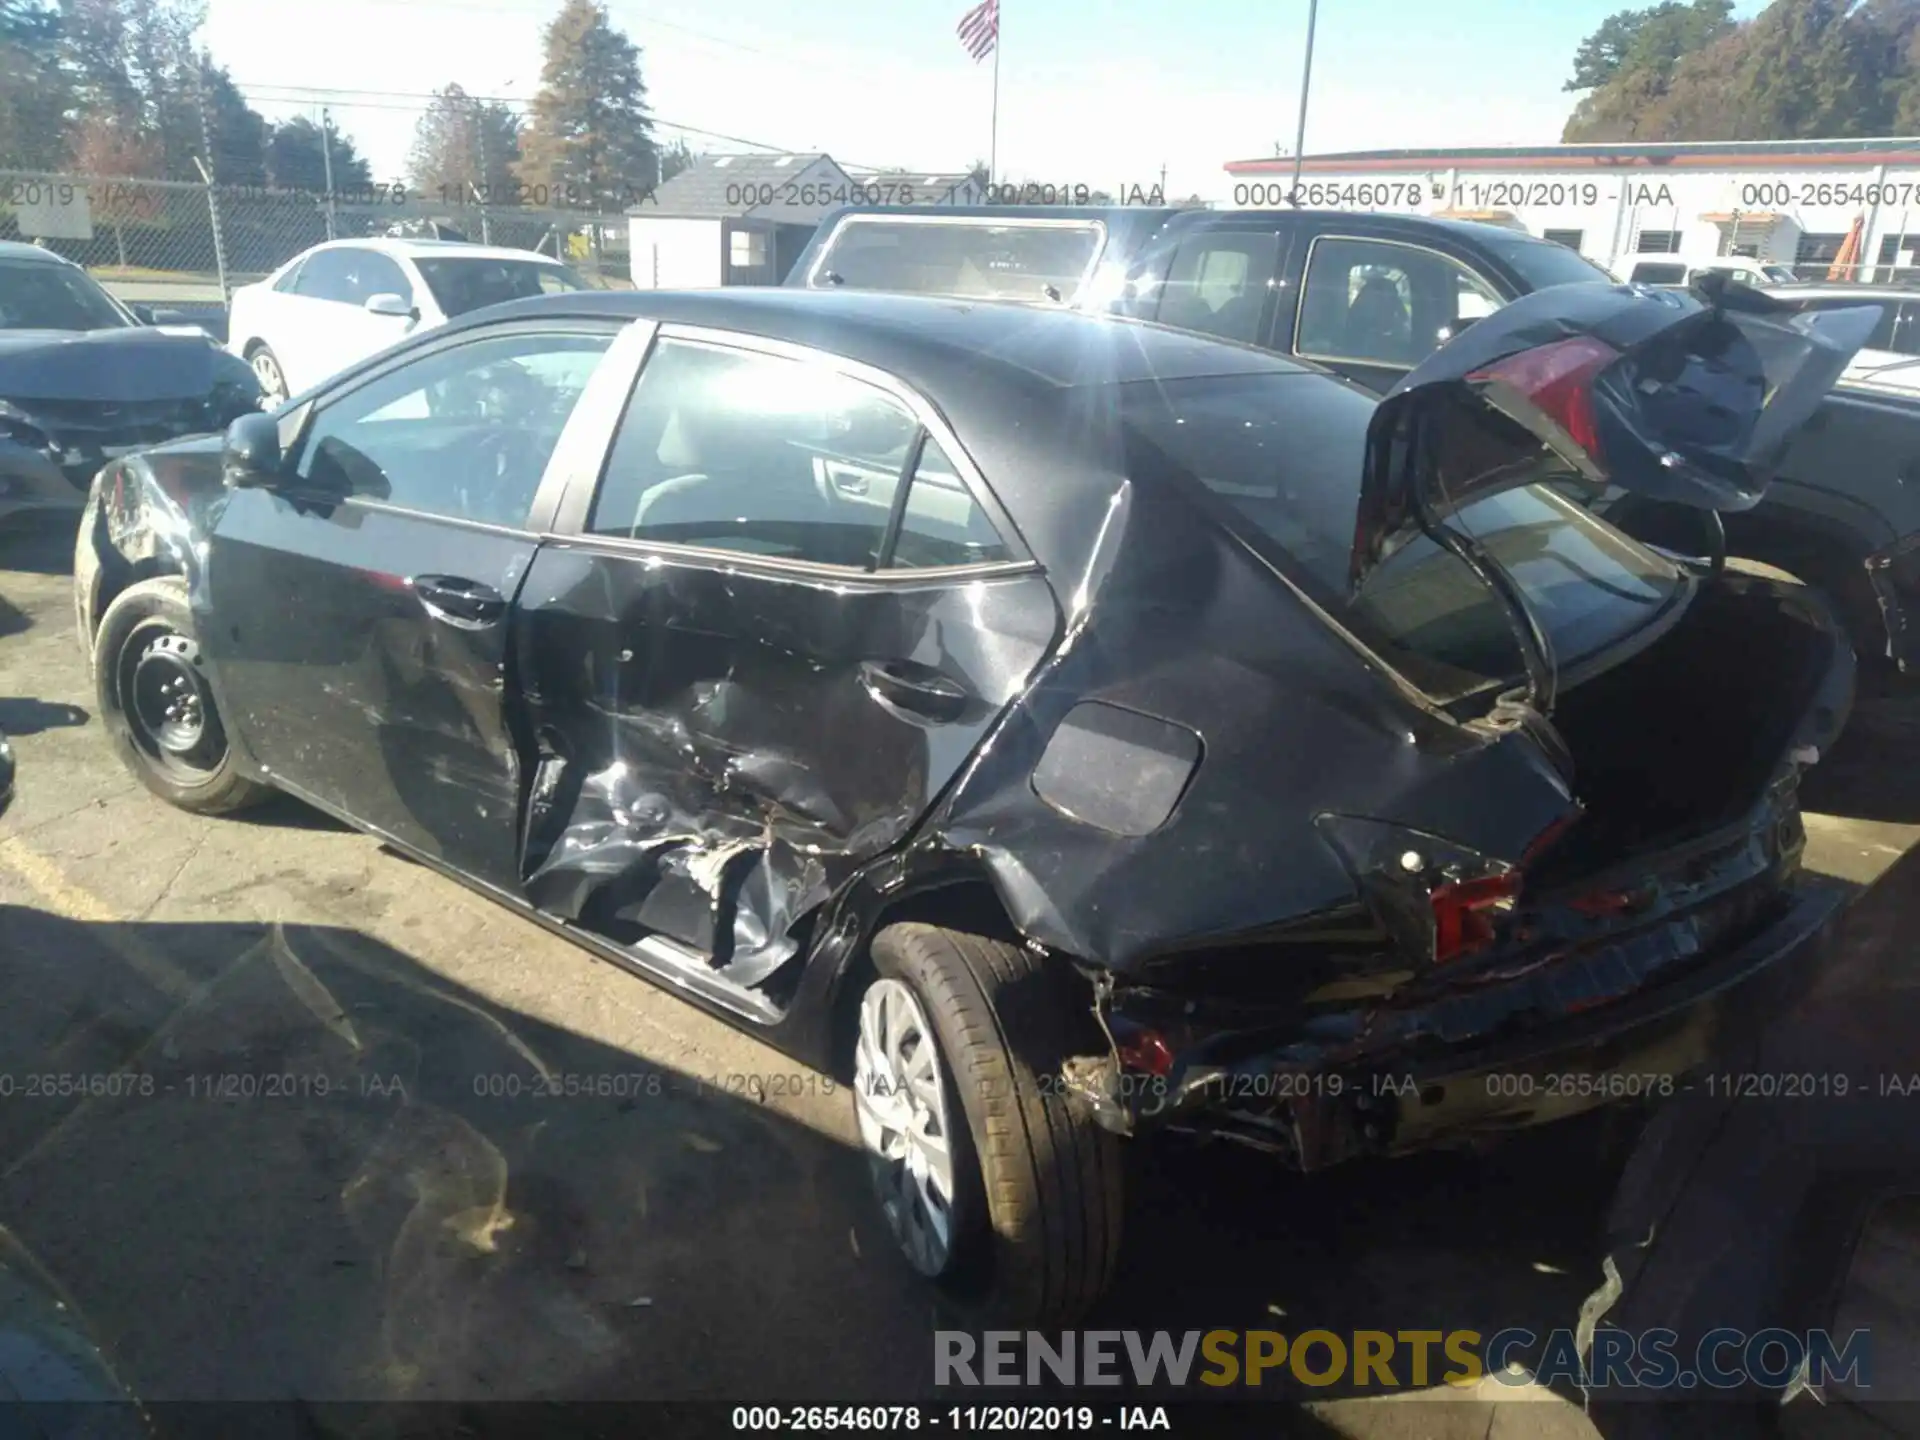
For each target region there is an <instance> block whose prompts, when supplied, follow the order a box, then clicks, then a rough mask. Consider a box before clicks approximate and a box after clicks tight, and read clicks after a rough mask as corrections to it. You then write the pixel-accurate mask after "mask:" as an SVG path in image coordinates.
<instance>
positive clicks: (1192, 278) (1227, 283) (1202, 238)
mask: <svg viewBox="0 0 1920 1440" xmlns="http://www.w3.org/2000/svg"><path fill="white" fill-rule="evenodd" d="M1279 256H1280V237H1279V236H1278V235H1276V234H1274V233H1273V232H1271V231H1269V232H1267V233H1265V234H1234V233H1231V232H1219V231H1216V232H1213V233H1206V232H1202V233H1201V234H1198V235H1194V236H1192V237H1190V238H1189V239H1187V240H1184V241H1182V242H1181V244H1180V248H1179V249H1178V250H1177V251H1175V252H1174V257H1173V266H1172V268H1171V269H1170V270H1169V271H1168V272H1167V279H1166V283H1165V284H1164V285H1163V286H1162V287H1161V289H1160V304H1159V308H1158V309H1157V310H1155V312H1154V318H1155V319H1156V320H1158V321H1159V322H1160V323H1161V324H1162V325H1176V326H1178V327H1179V328H1180V329H1182V330H1198V331H1200V332H1201V333H1203V334H1207V335H1218V336H1220V337H1221V338H1222V339H1224V340H1239V341H1242V342H1243V343H1246V344H1250V345H1251V344H1257V343H1259V340H1260V335H1261V322H1262V320H1263V318H1264V316H1265V314H1266V306H1267V293H1268V287H1269V286H1270V285H1271V283H1272V281H1273V278H1274V272H1275V270H1276V269H1277V267H1278V264H1279Z"/></svg>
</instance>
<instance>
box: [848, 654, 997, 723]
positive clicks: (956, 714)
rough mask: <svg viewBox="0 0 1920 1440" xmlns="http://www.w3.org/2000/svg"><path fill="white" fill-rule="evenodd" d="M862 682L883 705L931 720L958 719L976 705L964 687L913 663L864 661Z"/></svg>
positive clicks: (933, 670) (861, 674)
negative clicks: (972, 704)
mask: <svg viewBox="0 0 1920 1440" xmlns="http://www.w3.org/2000/svg"><path fill="white" fill-rule="evenodd" d="M860 682H861V684H863V685H864V686H866V688H867V692H868V693H869V694H871V695H872V696H873V697H874V698H875V699H877V700H879V701H881V702H882V703H884V704H887V705H891V706H893V707H894V708H895V709H898V710H906V711H910V712H911V713H913V714H915V715H924V716H926V717H927V718H928V719H929V720H942V721H951V720H958V719H959V718H960V717H961V716H962V715H964V714H966V712H967V707H968V705H970V704H971V703H972V702H973V696H972V695H970V694H969V693H968V692H967V691H966V690H965V689H964V688H963V687H961V686H959V685H956V684H955V683H954V682H953V681H951V680H949V679H948V678H947V677H946V676H945V675H942V674H941V673H940V672H939V671H938V670H935V669H934V668H933V667H932V666H930V665H921V664H917V663H916V662H914V661H912V660H887V661H879V660H867V661H863V662H862V663H861V665H860Z"/></svg>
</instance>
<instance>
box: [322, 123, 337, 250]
mask: <svg viewBox="0 0 1920 1440" xmlns="http://www.w3.org/2000/svg"><path fill="white" fill-rule="evenodd" d="M320 165H321V168H322V169H323V170H324V171H325V172H326V177H327V239H329V240H334V239H338V238H339V237H338V235H337V233H336V231H335V228H334V219H333V116H332V115H331V114H329V113H328V111H327V108H326V106H324V105H323V106H321V107H320Z"/></svg>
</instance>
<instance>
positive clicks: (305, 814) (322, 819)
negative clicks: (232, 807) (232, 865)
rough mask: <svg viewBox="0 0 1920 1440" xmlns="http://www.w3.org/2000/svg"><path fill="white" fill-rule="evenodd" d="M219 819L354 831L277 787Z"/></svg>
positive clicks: (277, 826) (276, 826)
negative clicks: (270, 793) (263, 798)
mask: <svg viewBox="0 0 1920 1440" xmlns="http://www.w3.org/2000/svg"><path fill="white" fill-rule="evenodd" d="M222 818H223V819H224V820H225V821H226V822H227V823H228V824H239V825H264V826H268V827H269V828H271V829H275V830H314V831H321V832H331V833H335V834H341V835H345V834H348V833H350V832H351V831H352V830H353V827H352V826H351V825H349V824H347V823H346V822H345V821H344V820H336V819H334V818H333V816H331V815H329V814H327V813H326V812H325V811H324V810H316V809H314V808H313V806H311V805H309V804H307V803H306V801H304V800H296V799H294V798H293V796H291V795H288V794H286V793H285V792H284V791H277V790H276V791H275V792H274V793H273V794H272V795H270V796H268V797H267V798H266V799H265V800H262V801H261V802H260V803H259V804H258V805H252V806H249V807H248V808H247V809H245V810H236V811H234V812H233V813H232V814H231V815H228V816H224V817H222Z"/></svg>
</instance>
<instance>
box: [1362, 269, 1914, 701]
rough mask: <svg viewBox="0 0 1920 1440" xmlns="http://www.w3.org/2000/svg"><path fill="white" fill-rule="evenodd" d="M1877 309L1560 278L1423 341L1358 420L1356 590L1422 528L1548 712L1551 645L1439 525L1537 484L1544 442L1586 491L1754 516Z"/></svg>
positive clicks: (1473, 554)
mask: <svg viewBox="0 0 1920 1440" xmlns="http://www.w3.org/2000/svg"><path fill="white" fill-rule="evenodd" d="M1879 319H1880V307H1879V306H1877V305H1862V306H1859V307H1857V308H1849V309H1846V310H1829V311H1825V312H1807V313H1797V312H1795V311H1794V310H1793V309H1792V308H1791V307H1789V306H1787V305H1785V304H1783V303H1781V302H1780V301H1777V300H1775V299H1773V298H1772V297H1770V296H1766V295H1762V294H1760V293H1759V292H1757V291H1753V290H1750V289H1747V288H1745V287H1737V286H1736V287H1729V286H1727V285H1726V284H1725V281H1724V277H1717V276H1713V277H1707V278H1705V279H1704V280H1703V281H1702V282H1701V283H1700V284H1698V285H1696V286H1695V288H1694V289H1692V290H1689V291H1673V290H1651V289H1648V288H1647V287H1645V286H1639V285H1618V286H1615V285H1600V284H1594V285H1563V286H1556V287H1554V288H1552V289H1548V290H1542V291H1537V292H1535V293H1534V294H1532V295H1528V296H1524V297H1522V298H1521V299H1519V300H1516V301H1514V302H1513V303H1512V304H1511V305H1508V306H1506V307H1505V308H1503V309H1501V310H1499V311H1496V312H1495V313H1494V314H1493V315H1491V316H1489V317H1487V318H1486V319H1484V320H1481V321H1478V322H1477V323H1475V324H1474V325H1473V326H1472V327H1471V328H1470V329H1468V330H1467V331H1465V332H1464V333H1463V334H1462V335H1460V336H1459V337H1458V338H1456V339H1454V340H1452V341H1450V342H1449V343H1448V344H1446V345H1444V346H1442V347H1441V348H1440V349H1439V350H1437V351H1435V352H1434V354H1433V355H1431V356H1429V357H1428V358H1427V359H1426V360H1425V361H1424V362H1423V363H1422V364H1420V365H1419V366H1417V367H1416V368H1415V369H1414V370H1413V371H1412V372H1411V373H1410V374H1409V375H1408V376H1407V377H1406V378H1405V379H1404V380H1402V381H1401V382H1400V383H1399V384H1398V385H1396V386H1395V387H1394V388H1393V389H1392V390H1391V391H1389V392H1388V394H1387V395H1386V397H1385V398H1384V399H1383V400H1382V401H1381V402H1380V405H1379V408H1378V409H1377V410H1376V411H1375V413H1374V416H1373V420H1372V422H1371V424H1370V425H1369V427H1368V433H1367V444H1366V454H1365V460H1364V467H1365V469H1364V475H1363V478H1362V482H1361V490H1360V503H1359V511H1358V515H1357V518H1356V522H1355V529H1354V539H1353V552H1352V560H1351V568H1350V583H1351V585H1352V587H1353V589H1354V590H1355V591H1358V590H1359V589H1360V587H1361V586H1362V585H1364V584H1365V582H1366V581H1367V579H1368V577H1369V576H1371V575H1372V574H1373V573H1374V571H1375V570H1377V569H1378V568H1379V566H1380V565H1381V564H1382V563H1383V562H1384V561H1385V560H1386V559H1387V558H1388V557H1390V556H1391V555H1392V554H1393V553H1394V552H1395V551H1396V550H1398V549H1399V548H1400V547H1401V546H1402V545H1404V544H1406V543H1407V542H1408V541H1409V540H1411V539H1413V538H1414V537H1415V536H1417V535H1420V534H1426V535H1428V536H1430V537H1431V538H1432V539H1433V540H1434V542H1435V543H1436V544H1439V545H1441V546H1442V547H1443V548H1445V549H1448V550H1450V551H1452V552H1453V553H1454V554H1456V555H1458V556H1459V558H1460V559H1461V560H1462V561H1464V562H1465V563H1466V564H1467V565H1469V566H1470V567H1472V569H1473V570H1474V571H1475V573H1476V574H1478V575H1479V576H1480V577H1481V579H1482V580H1483V581H1485V583H1486V584H1487V585H1488V586H1489V587H1490V588H1491V589H1492V590H1494V592H1495V593H1496V594H1498V595H1499V597H1500V598H1501V600H1502V601H1503V602H1504V603H1505V604H1506V606H1507V607H1508V609H1509V610H1510V611H1511V612H1512V616H1513V621H1514V629H1515V634H1516V638H1517V639H1518V641H1519V643H1520V646H1521V649H1522V651H1523V652H1524V654H1525V656H1526V663H1527V671H1528V676H1529V697H1528V698H1529V700H1530V701H1531V702H1532V703H1533V704H1534V706H1535V707H1536V708H1540V709H1543V710H1544V709H1548V708H1550V707H1551V703H1552V694H1553V688H1554V684H1555V676H1554V666H1553V660H1552V655H1551V650H1550V648H1549V646H1548V643H1547V640H1546V636H1545V632H1544V630H1543V629H1542V628H1541V625H1540V623H1539V621H1538V618H1537V617H1536V616H1534V615H1533V614H1532V612H1531V611H1530V609H1529V607H1528V604H1527V601H1526V598H1525V596H1524V594H1523V592H1522V591H1521V590H1520V588H1519V587H1518V586H1517V585H1516V584H1515V583H1514V582H1513V580H1512V578H1511V577H1510V576H1508V575H1507V574H1506V573H1505V572H1504V571H1503V570H1502V568H1501V567H1500V565H1499V563H1498V562H1497V561H1496V560H1494V559H1493V558H1492V557H1491V556H1490V555H1489V554H1487V553H1486V552H1485V551H1484V550H1482V549H1480V548H1479V547H1478V546H1477V545H1476V544H1475V543H1474V541H1473V539H1472V537H1471V536H1469V535H1466V534H1464V533H1462V532H1461V531H1460V530H1459V529H1458V528H1456V527H1451V526H1449V525H1447V524H1446V523H1445V522H1446V520H1447V517H1448V516H1450V515H1452V514H1454V513H1455V512H1457V511H1459V510H1460V509H1462V508H1463V507H1465V506H1466V505H1468V504H1470V503H1472V502H1474V501H1476V500H1480V499H1484V498H1486V497H1487V496H1490V495H1493V494H1496V493H1498V492H1500V491H1502V490H1506V489H1512V488H1516V487H1519V486H1523V485H1528V484H1531V483H1534V482H1535V481H1537V480H1538V478H1539V473H1538V468H1537V464H1536V463H1535V462H1536V461H1537V459H1538V457H1539V454H1540V451H1541V448H1542V447H1545V448H1546V449H1548V450H1550V451H1552V452H1553V453H1554V454H1555V455H1557V456H1558V457H1559V458H1560V459H1561V460H1562V461H1563V462H1565V464H1566V465H1568V466H1570V467H1571V468H1572V469H1573V471H1574V472H1576V473H1577V475H1578V476H1579V477H1580V478H1581V479H1583V480H1584V481H1586V482H1588V483H1590V484H1592V485H1593V486H1594V487H1595V488H1596V490H1598V489H1601V488H1605V487H1606V486H1609V485H1612V486H1617V487H1619V488H1620V489H1622V490H1626V491H1630V492H1632V493H1635V494H1638V495H1641V496H1644V497H1647V498H1649V499H1654V500H1662V501H1668V502H1673V503H1677V504H1681V505H1686V506H1690V507H1693V508H1697V509H1701V510H1711V511H1739V510H1746V509H1751V508H1752V507H1753V506H1754V505H1757V504H1758V503H1759V502H1760V500H1761V498H1762V497H1763V496H1764V495H1765V493H1766V489H1767V485H1768V483H1769V482H1770V480H1771V479H1772V476H1773V471H1774V467H1775V466H1776V465H1777V464H1778V463H1779V460H1780V458H1781V456H1782V454H1783V453H1784V451H1785V449H1786V445H1787V442H1788V441H1789V440H1790V439H1791V438H1792V437H1793V435H1794V433H1795V432H1796V431H1797V430H1798V429H1799V428H1800V427H1801V426H1802V425H1804V424H1805V423H1806V422H1807V421H1808V420H1809V419H1811V418H1812V416H1813V414H1814V412H1815V410H1817V409H1818V408H1819V406H1820V403H1821V402H1822V400H1824V399H1825V397H1826V395H1827V393H1828V392H1829V391H1830V390H1831V389H1832V388H1833V386H1834V384H1835V382H1837V381H1838V380H1839V378H1840V376H1841V374H1842V372H1843V371H1845V369H1846V368H1847V365H1848V364H1849V362H1850V361H1851V360H1852V358H1853V356H1854V354H1855V352H1856V351H1858V350H1859V349H1860V347H1861V346H1862V345H1863V344H1865V343H1866V340H1867V337H1868V336H1869V335H1870V334H1871V333H1872V331H1873V328H1874V326H1875V325H1876V324H1877V323H1878V322H1879Z"/></svg>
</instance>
